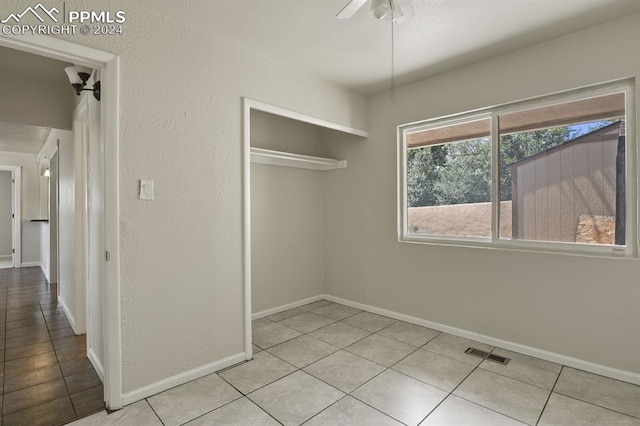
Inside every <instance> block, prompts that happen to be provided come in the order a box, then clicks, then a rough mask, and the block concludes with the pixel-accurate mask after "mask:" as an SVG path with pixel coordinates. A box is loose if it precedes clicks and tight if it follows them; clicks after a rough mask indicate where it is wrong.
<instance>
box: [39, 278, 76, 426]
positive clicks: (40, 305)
mask: <svg viewBox="0 0 640 426" xmlns="http://www.w3.org/2000/svg"><path fill="white" fill-rule="evenodd" d="M56 285H57V284H56ZM49 289H51V284H49ZM56 297H57V293H56ZM38 306H39V307H40V312H41V313H42V317H43V318H44V323H45V326H46V327H47V334H48V335H49V342H50V343H51V347H52V348H53V354H54V356H55V357H56V365H57V366H58V369H60V375H61V376H62V381H63V383H64V388H65V390H66V391H67V395H66V396H67V397H68V398H69V402H70V403H71V409H72V410H73V414H74V416H75V419H78V412H77V411H76V406H75V404H74V403H73V400H72V399H71V392H69V386H68V385H67V379H66V377H65V376H64V371H62V365H60V359H59V358H58V351H56V347H55V346H54V345H53V338H52V337H51V330H49V323H48V321H47V317H46V315H45V314H44V310H43V309H42V304H41V303H40V298H38ZM65 317H66V315H65Z"/></svg>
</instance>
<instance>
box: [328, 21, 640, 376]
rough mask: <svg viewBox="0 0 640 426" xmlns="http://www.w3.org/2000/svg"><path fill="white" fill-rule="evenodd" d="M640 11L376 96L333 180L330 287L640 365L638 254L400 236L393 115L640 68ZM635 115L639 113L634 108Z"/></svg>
mask: <svg viewBox="0 0 640 426" xmlns="http://www.w3.org/2000/svg"><path fill="white" fill-rule="evenodd" d="M639 39H640V15H633V16H630V17H628V18H625V19H621V20H618V21H614V22H611V23H608V24H606V25H601V26H597V27H592V28H590V29H588V30H585V31H582V32H579V33H575V34H573V35H570V36H567V37H563V38H559V39H555V40H552V41H549V42H546V43H543V44H540V45H536V46H532V47H530V48H527V49H523V50H520V51H517V52H514V53H512V54H508V55H504V56H500V57H496V58H494V59H491V60H487V61H485V62H481V63H478V64H475V65H473V66H469V67H465V68H461V69H459V70H456V71H452V72H449V73H446V74H442V75H439V76H437V77H433V78H431V79H428V80H424V81H422V82H419V83H416V84H412V85H409V86H405V87H400V88H398V89H396V91H395V93H394V95H393V99H391V97H390V96H389V93H382V94H379V95H376V96H374V97H373V98H371V101H370V103H369V108H370V113H369V121H370V123H371V127H370V129H369V130H370V134H371V137H370V138H369V140H368V141H367V142H366V143H363V144H341V143H338V142H336V143H334V144H332V149H334V150H335V151H336V152H337V153H338V155H342V156H346V157H347V158H349V159H350V158H351V157H353V158H355V159H357V160H358V161H355V160H354V161H352V162H351V163H350V167H349V169H347V170H346V172H345V176H344V178H343V177H342V176H340V178H338V177H336V178H335V179H331V180H328V181H327V194H328V195H327V199H331V200H333V202H332V203H331V204H330V205H329V206H327V207H326V208H327V209H328V211H327V215H326V228H325V229H326V230H327V234H326V244H327V248H326V252H325V254H326V271H325V277H326V278H325V281H326V284H325V289H326V291H327V293H329V294H332V295H335V296H340V297H344V298H347V299H351V300H353V301H357V302H361V303H365V304H370V305H374V306H378V307H381V308H386V309H389V310H393V311H397V312H402V313H404V314H408V315H413V316H416V317H419V318H423V319H426V320H431V321H435V322H438V323H442V324H446V325H449V326H454V327H459V328H462V329H466V330H470V331H473V332H477V333H482V334H485V335H488V336H492V337H494V338H498V339H504V340H507V341H511V342H516V343H520V344H524V345H529V346H533V347H536V348H540V349H544V350H547V351H551V352H556V353H559V354H564V355H568V356H572V357H575V358H578V359H582V360H586V361H590V362H594V363H597V364H602V365H605V366H608V367H613V368H616V369H620V370H624V371H628V372H633V373H640V357H639V356H638V354H640V328H638V324H640V278H639V277H640V261H639V260H638V259H610V258H594V257H578V256H568V255H557V254H543V253H526V252H518V251H507V250H488V249H471V248H461V247H442V246H430V245H421V244H407V243H399V242H398V241H397V225H396V224H397V213H396V211H397V198H396V195H397V194H396V193H397V191H396V181H397V172H396V170H397V169H396V157H397V154H396V153H397V151H396V126H397V125H399V124H402V123H407V122H412V121H417V120H421V119H427V118H432V117H438V116H442V115H446V114H452V113H457V112H462V111H466V110H471V109H474V108H480V107H485V106H490V105H494V104H500V103H504V102H509V101H514V100H519V99H525V98H528V97H533V96H539V95H544V94H548V93H552V92H555V91H559V90H565V89H572V88H576V87H581V86H584V85H589V84H594V83H599V82H603V81H608V80H612V79H618V78H623V77H628V76H634V75H638V73H639V71H640V56H638V55H637V41H638V40H639ZM636 122H637V117H636Z"/></svg>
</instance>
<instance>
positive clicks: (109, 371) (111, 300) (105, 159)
mask: <svg viewBox="0 0 640 426" xmlns="http://www.w3.org/2000/svg"><path fill="white" fill-rule="evenodd" d="M0 46H4V47H8V48H10V49H15V50H19V51H23V52H28V53H32V54H35V55H39V56H43V57H47V58H52V59H56V60H60V61H65V62H71V63H74V64H77V65H82V66H87V67H90V68H92V69H95V70H98V71H99V72H100V78H101V82H102V100H101V104H100V106H101V108H100V109H101V111H100V118H101V122H102V126H101V128H100V129H99V130H98V131H99V133H98V139H99V143H100V147H101V149H100V150H98V151H97V155H98V157H97V159H98V161H99V162H100V164H101V165H102V168H101V169H100V168H94V169H92V172H91V173H96V174H98V173H101V172H102V175H103V176H104V180H102V179H100V184H101V185H102V186H101V190H100V192H99V194H98V198H100V200H99V201H100V202H99V203H92V205H91V206H87V205H86V204H85V205H84V206H83V207H85V208H84V209H81V210H82V211H81V212H79V213H80V216H81V217H82V219H81V222H82V224H83V225H84V226H85V228H84V229H86V226H87V225H86V224H87V223H88V219H87V216H88V215H90V214H91V213H90V212H89V209H90V208H99V209H100V212H99V215H97V217H99V222H98V223H95V224H94V225H95V226H94V230H97V232H99V241H100V242H101V243H100V254H101V255H100V259H101V260H100V264H101V265H100V266H101V268H100V269H101V271H100V272H99V273H97V275H96V274H94V276H98V277H99V280H100V282H99V288H100V289H101V296H102V297H101V306H100V308H101V309H100V310H98V312H97V313H96V314H95V315H97V316H99V317H100V320H101V321H102V323H103V324H104V325H103V327H102V328H103V333H102V339H101V340H102V341H101V342H100V344H101V345H102V347H103V356H102V357H101V358H102V359H101V369H102V371H103V377H104V379H103V382H104V400H105V402H106V405H107V408H109V409H119V408H121V407H122V377H121V374H122V373H121V371H122V367H121V340H120V305H119V304H120V286H119V256H118V253H119V241H118V223H119V219H118V172H117V170H118V151H117V146H118V110H119V107H118V84H119V77H118V69H119V63H118V57H117V56H116V55H113V54H110V53H107V52H103V51H100V50H96V49H93V48H89V47H86V46H81V45H78V44H75V43H72V42H68V41H64V40H59V39H55V38H49V37H38V38H33V39H24V38H18V37H0ZM70 90H71V88H70ZM100 178H102V176H100ZM80 241H81V244H83V243H84V240H80ZM100 269H98V270H100ZM85 270H86V269H85ZM79 280H81V281H84V282H85V285H86V280H87V275H86V274H82V275H80V276H79ZM85 288H86V287H85Z"/></svg>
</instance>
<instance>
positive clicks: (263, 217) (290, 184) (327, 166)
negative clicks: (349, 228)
mask: <svg viewBox="0 0 640 426" xmlns="http://www.w3.org/2000/svg"><path fill="white" fill-rule="evenodd" d="M243 106H244V108H243V170H244V172H243V202H244V208H243V228H244V247H243V249H244V256H243V258H244V262H243V268H244V290H245V293H244V327H245V328H244V329H245V342H244V343H245V353H246V358H247V359H251V358H252V357H253V349H252V329H251V320H252V319H253V318H258V317H262V316H265V315H267V314H271V313H276V312H280V311H282V310H285V309H290V308H294V307H297V306H299V305H302V304H305V303H309V302H313V301H315V300H318V299H319V298H320V297H321V296H322V295H323V294H324V226H325V223H324V222H325V217H324V216H325V204H326V203H328V202H329V201H327V200H326V199H325V198H326V197H325V184H326V179H329V176H331V177H330V178H331V179H339V178H340V176H341V174H344V173H349V168H348V166H349V158H347V157H349V155H345V153H344V152H341V150H339V149H336V146H337V145H336V144H343V143H344V144H349V143H350V142H351V143H354V142H355V143H356V144H357V142H361V141H363V140H365V138H366V137H367V136H368V133H367V132H365V131H363V130H359V129H355V128H352V127H349V126H345V125H342V124H338V123H333V122H330V121H327V120H323V119H319V118H317V117H312V116H308V115H305V114H302V113H298V112H295V111H291V110H287V109H284V108H280V107H276V106H273V105H269V104H265V103H263V102H259V101H255V100H251V99H247V98H244V105H243Z"/></svg>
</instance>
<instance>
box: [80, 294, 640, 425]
mask: <svg viewBox="0 0 640 426" xmlns="http://www.w3.org/2000/svg"><path fill="white" fill-rule="evenodd" d="M253 329H254V353H255V355H254V359H253V360H252V361H249V362H247V363H243V364H241V365H238V366H236V367H233V368H230V369H227V370H224V371H220V372H218V373H217V374H211V375H209V376H206V377H203V378H200V379H198V380H194V381H192V382H189V383H187V384H184V385H182V386H178V387H176V388H173V389H170V390H168V391H166V392H163V393H160V394H158V395H155V396H153V397H151V398H148V399H147V400H145V401H140V402H137V403H135V404H132V405H130V406H128V407H125V408H124V409H122V410H120V411H117V412H115V413H112V414H108V415H107V413H106V412H101V413H98V414H95V415H93V416H91V417H88V418H86V419H82V420H80V421H77V422H75V423H73V424H74V425H77V426H89V425H133V426H145V425H149V426H151V425H163V424H164V425H182V424H188V425H190V426H196V425H198V426H203V425H247V426H256V425H279V424H283V425H299V424H305V425H314V426H318V425H330V426H334V425H402V424H405V425H418V424H420V425H430V426H433V425H452V426H461V425H491V426H493V425H526V424H529V425H544V426H549V425H562V426H565V425H568V426H576V425H634V426H640V386H636V385H632V384H629V383H624V382H620V381H617V380H613V379H609V378H606V377H602V376H598V375H595V374H591V373H586V372H583V371H580V370H576V369H573V368H569V367H565V366H562V365H558V364H554V363H551V362H548V361H543V360H540V359H536V358H532V357H529V356H526V355H522V354H517V353H514V352H510V351H506V350H503V349H499V348H493V347H491V346H488V345H484V344H481V343H479V342H473V341H471V340H467V339H463V338H460V337H456V336H452V335H448V334H444V333H440V332H438V331H435V330H430V329H427V328H424V327H418V326H415V325H412V324H407V323H403V322H401V321H396V320H394V319H391V318H386V317H382V316H380V315H375V314H371V313H368V312H362V311H360V310H358V309H354V308H351V307H347V306H343V305H338V304H335V303H331V302H328V301H319V302H315V303H312V304H310V305H306V306H303V307H300V308H296V309H292V310H290V311H286V312H282V313H278V314H275V315H271V316H269V317H267V318H262V319H260V320H256V321H254V324H253ZM469 346H473V347H476V348H479V349H482V350H485V351H492V352H493V353H495V354H498V355H501V356H506V357H509V358H511V362H510V363H509V364H508V365H507V366H503V365H499V364H496V363H493V362H490V361H486V360H485V361H482V359H480V358H476V357H473V356H471V355H467V354H465V353H464V351H465V350H466V349H467V348H468V347H469Z"/></svg>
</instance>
